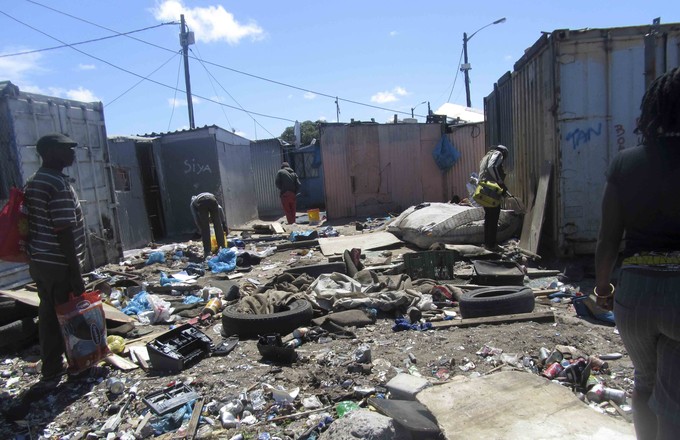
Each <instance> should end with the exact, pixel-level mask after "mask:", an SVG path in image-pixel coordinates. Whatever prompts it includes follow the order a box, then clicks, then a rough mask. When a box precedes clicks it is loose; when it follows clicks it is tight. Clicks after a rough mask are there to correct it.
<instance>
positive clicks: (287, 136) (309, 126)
mask: <svg viewBox="0 0 680 440" xmlns="http://www.w3.org/2000/svg"><path fill="white" fill-rule="evenodd" d="M320 122H321V121H316V122H312V121H304V122H302V123H300V137H301V139H300V145H302V146H304V145H309V144H311V143H312V140H313V139H315V138H316V139H317V141H318V140H319V127H318V124H319V123H320ZM281 139H283V140H284V141H286V142H288V143H289V144H295V130H294V127H293V126H291V127H286V129H285V130H283V133H281Z"/></svg>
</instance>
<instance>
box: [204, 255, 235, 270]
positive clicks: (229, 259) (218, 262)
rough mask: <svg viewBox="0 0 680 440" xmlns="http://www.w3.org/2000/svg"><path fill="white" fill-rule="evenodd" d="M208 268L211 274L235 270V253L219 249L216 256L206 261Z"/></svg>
mask: <svg viewBox="0 0 680 440" xmlns="http://www.w3.org/2000/svg"><path fill="white" fill-rule="evenodd" d="M208 267H209V268H210V271H211V272H212V273H224V272H231V271H232V270H234V269H236V252H234V251H233V250H231V249H220V251H219V252H218V253H217V255H215V256H214V257H212V258H211V259H210V260H208Z"/></svg>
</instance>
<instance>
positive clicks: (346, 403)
mask: <svg viewBox="0 0 680 440" xmlns="http://www.w3.org/2000/svg"><path fill="white" fill-rule="evenodd" d="M355 409H359V405H357V403H356V402H352V401H351V400H343V401H342V402H340V403H338V404H337V405H336V406H335V412H336V413H337V414H338V417H343V416H344V415H345V414H347V413H349V412H351V411H354V410H355Z"/></svg>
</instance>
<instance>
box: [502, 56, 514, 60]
mask: <svg viewBox="0 0 680 440" xmlns="http://www.w3.org/2000/svg"><path fill="white" fill-rule="evenodd" d="M503 59H504V60H505V61H512V60H513V59H515V57H513V56H512V55H506V56H504V57H503Z"/></svg>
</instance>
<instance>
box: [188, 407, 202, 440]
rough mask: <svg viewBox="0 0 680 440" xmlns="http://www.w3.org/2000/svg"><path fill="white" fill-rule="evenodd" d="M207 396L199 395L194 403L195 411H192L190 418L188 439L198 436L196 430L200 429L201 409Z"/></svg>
mask: <svg viewBox="0 0 680 440" xmlns="http://www.w3.org/2000/svg"><path fill="white" fill-rule="evenodd" d="M204 402H205V398H203V397H199V398H198V399H196V403H194V411H193V412H192V413H191V420H189V425H188V426H187V430H186V438H187V440H194V437H195V436H196V430H197V429H198V420H199V418H200V417H201V411H203V403H204Z"/></svg>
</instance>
